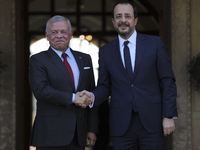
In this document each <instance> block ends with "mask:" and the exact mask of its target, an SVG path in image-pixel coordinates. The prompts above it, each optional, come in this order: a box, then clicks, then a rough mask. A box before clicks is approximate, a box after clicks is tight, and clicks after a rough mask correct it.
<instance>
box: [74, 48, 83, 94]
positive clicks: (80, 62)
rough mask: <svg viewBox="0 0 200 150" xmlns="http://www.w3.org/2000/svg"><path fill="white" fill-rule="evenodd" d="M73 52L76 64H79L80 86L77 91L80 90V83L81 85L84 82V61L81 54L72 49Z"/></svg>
mask: <svg viewBox="0 0 200 150" xmlns="http://www.w3.org/2000/svg"><path fill="white" fill-rule="evenodd" d="M71 52H72V54H73V55H74V58H75V60H76V63H77V65H78V68H79V73H80V74H79V82H78V86H77V90H78V89H79V86H80V83H81V81H82V79H83V68H84V67H83V59H82V57H81V56H80V55H79V53H76V52H75V51H73V50H72V49H71Z"/></svg>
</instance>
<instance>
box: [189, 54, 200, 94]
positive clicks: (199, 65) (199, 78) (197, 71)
mask: <svg viewBox="0 0 200 150" xmlns="http://www.w3.org/2000/svg"><path fill="white" fill-rule="evenodd" d="M187 67H188V72H189V74H190V81H191V82H192V86H193V87H194V89H195V90H196V91H198V92H200V52H199V53H198V54H197V55H196V56H193V57H192V58H191V60H190V62H189V64H188V65H187Z"/></svg>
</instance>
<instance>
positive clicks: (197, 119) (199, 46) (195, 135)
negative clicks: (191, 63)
mask: <svg viewBox="0 0 200 150" xmlns="http://www.w3.org/2000/svg"><path fill="white" fill-rule="evenodd" d="M199 7H200V1H199V0H191V8H192V9H191V39H192V40H191V56H195V55H196V54H197V53H199V52H200V42H199V40H200V19H199V18H200V16H199V14H200V9H199ZM199 69H200V68H199ZM192 141H193V142H192V145H193V150H200V93H198V92H196V91H194V90H193V92H192Z"/></svg>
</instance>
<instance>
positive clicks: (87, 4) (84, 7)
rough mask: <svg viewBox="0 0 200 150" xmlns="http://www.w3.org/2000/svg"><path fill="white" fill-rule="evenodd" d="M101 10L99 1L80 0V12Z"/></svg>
mask: <svg viewBox="0 0 200 150" xmlns="http://www.w3.org/2000/svg"><path fill="white" fill-rule="evenodd" d="M101 9H102V6H101V0H81V4H80V12H89V11H93V12H94V11H95V12H100V11H101Z"/></svg>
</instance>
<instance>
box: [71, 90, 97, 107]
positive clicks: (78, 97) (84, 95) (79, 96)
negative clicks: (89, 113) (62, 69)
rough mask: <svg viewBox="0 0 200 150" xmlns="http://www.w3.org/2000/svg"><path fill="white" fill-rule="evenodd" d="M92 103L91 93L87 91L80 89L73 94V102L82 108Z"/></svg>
mask: <svg viewBox="0 0 200 150" xmlns="http://www.w3.org/2000/svg"><path fill="white" fill-rule="evenodd" d="M92 103H93V94H92V93H90V92H88V91H85V90H83V91H81V92H77V93H76V94H75V100H74V104H75V105H76V106H80V107H82V108H86V107H87V106H89V105H90V104H92Z"/></svg>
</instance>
